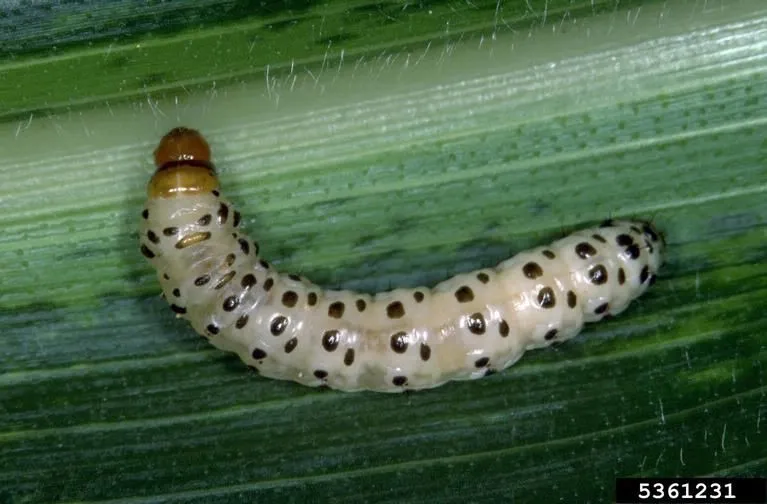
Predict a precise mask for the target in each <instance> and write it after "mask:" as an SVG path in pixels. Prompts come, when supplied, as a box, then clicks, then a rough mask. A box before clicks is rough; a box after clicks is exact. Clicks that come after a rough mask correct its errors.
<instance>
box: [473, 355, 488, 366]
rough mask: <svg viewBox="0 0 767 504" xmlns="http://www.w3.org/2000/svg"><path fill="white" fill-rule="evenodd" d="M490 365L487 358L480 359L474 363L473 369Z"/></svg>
mask: <svg viewBox="0 0 767 504" xmlns="http://www.w3.org/2000/svg"><path fill="white" fill-rule="evenodd" d="M489 363H490V358H489V357H480V358H479V359H477V360H476V361H474V367H476V368H483V367H485V366H487V365H488V364H489Z"/></svg>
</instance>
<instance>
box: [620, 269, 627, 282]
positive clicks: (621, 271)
mask: <svg viewBox="0 0 767 504" xmlns="http://www.w3.org/2000/svg"><path fill="white" fill-rule="evenodd" d="M625 283H626V272H625V271H623V268H618V284H619V285H623V284H625Z"/></svg>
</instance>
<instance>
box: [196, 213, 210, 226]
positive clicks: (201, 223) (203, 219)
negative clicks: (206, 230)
mask: <svg viewBox="0 0 767 504" xmlns="http://www.w3.org/2000/svg"><path fill="white" fill-rule="evenodd" d="M212 220H213V217H212V216H211V215H210V214H209V213H207V214H205V215H203V216H202V217H200V218H199V219H197V225H198V226H207V225H209V224H210V222H211V221H212Z"/></svg>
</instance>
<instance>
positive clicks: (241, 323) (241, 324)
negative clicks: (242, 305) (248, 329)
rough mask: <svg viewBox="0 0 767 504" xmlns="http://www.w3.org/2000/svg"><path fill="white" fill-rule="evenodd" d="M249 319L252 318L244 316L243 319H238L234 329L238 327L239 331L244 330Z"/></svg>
mask: <svg viewBox="0 0 767 504" xmlns="http://www.w3.org/2000/svg"><path fill="white" fill-rule="evenodd" d="M249 319H250V317H249V316H248V315H243V316H242V317H240V318H238V319H237V322H235V323H234V327H236V328H237V329H242V328H243V327H245V325H247V323H248V320H249Z"/></svg>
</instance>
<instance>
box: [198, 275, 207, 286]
mask: <svg viewBox="0 0 767 504" xmlns="http://www.w3.org/2000/svg"><path fill="white" fill-rule="evenodd" d="M208 282H210V275H202V276H198V277H197V278H195V279H194V284H195V285H196V286H197V287H202V286H203V285H205V284H206V283H208Z"/></svg>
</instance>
